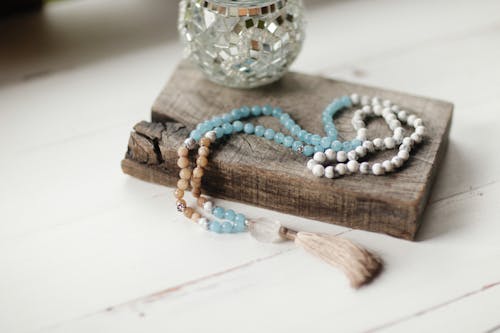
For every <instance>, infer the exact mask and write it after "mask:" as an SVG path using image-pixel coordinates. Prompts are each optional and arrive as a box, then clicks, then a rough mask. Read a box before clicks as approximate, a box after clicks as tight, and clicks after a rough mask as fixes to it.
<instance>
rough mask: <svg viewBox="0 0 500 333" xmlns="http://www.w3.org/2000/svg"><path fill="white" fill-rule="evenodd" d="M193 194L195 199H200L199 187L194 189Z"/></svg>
mask: <svg viewBox="0 0 500 333" xmlns="http://www.w3.org/2000/svg"><path fill="white" fill-rule="evenodd" d="M191 194H192V195H193V197H195V198H199V197H200V195H201V189H200V188H199V187H197V188H193V189H192V190H191Z"/></svg>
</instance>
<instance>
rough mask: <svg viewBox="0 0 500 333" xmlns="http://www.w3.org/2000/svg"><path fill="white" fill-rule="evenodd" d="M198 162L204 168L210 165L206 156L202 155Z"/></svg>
mask: <svg viewBox="0 0 500 333" xmlns="http://www.w3.org/2000/svg"><path fill="white" fill-rule="evenodd" d="M196 164H197V165H198V166H200V167H202V168H204V167H206V166H207V165H208V159H207V158H206V157H205V156H200V157H198V158H197V159H196Z"/></svg>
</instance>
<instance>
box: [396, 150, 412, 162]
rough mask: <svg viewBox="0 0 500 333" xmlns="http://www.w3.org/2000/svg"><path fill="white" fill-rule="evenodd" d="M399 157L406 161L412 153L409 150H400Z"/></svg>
mask: <svg viewBox="0 0 500 333" xmlns="http://www.w3.org/2000/svg"><path fill="white" fill-rule="evenodd" d="M398 157H399V158H400V159H402V160H403V161H406V160H408V159H409V158H410V153H409V152H408V150H400V151H399V152H398Z"/></svg>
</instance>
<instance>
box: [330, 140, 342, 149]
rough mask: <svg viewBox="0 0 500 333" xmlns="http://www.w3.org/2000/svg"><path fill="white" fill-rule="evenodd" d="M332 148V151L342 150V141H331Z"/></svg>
mask: <svg viewBox="0 0 500 333" xmlns="http://www.w3.org/2000/svg"><path fill="white" fill-rule="evenodd" d="M332 149H333V150H334V151H341V150H342V142H340V141H338V140H335V141H333V142H332Z"/></svg>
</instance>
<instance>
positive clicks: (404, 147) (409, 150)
mask: <svg viewBox="0 0 500 333" xmlns="http://www.w3.org/2000/svg"><path fill="white" fill-rule="evenodd" d="M411 149H412V147H411V146H408V145H405V144H404V143H403V144H402V145H401V146H399V150H406V151H407V152H411Z"/></svg>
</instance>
